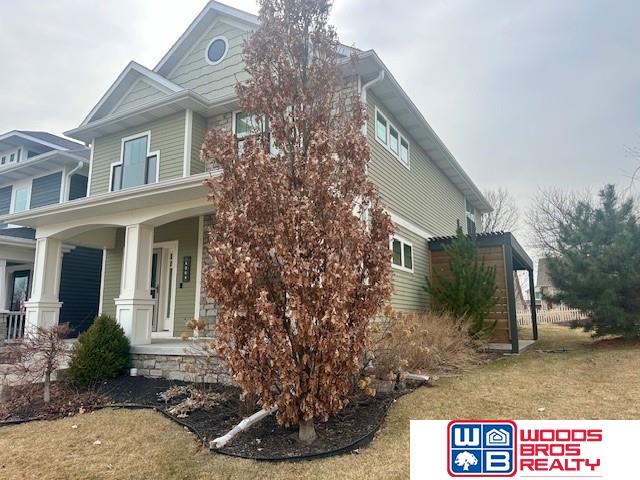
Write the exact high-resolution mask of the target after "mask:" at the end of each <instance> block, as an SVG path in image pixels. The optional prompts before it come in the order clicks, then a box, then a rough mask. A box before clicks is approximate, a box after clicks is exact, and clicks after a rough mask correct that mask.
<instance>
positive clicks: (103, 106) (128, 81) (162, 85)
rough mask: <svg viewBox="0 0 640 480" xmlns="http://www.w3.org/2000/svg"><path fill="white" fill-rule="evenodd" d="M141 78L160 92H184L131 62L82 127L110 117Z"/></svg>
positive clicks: (159, 76) (160, 76) (163, 78)
mask: <svg viewBox="0 0 640 480" xmlns="http://www.w3.org/2000/svg"><path fill="white" fill-rule="evenodd" d="M141 78H144V79H145V80H146V81H147V82H149V83H150V84H151V85H153V86H154V87H156V88H157V89H158V90H160V91H161V92H164V93H166V94H168V95H169V94H171V93H176V92H180V91H182V90H184V88H182V87H180V86H179V85H176V84H175V83H173V82H171V81H170V80H167V79H166V78H165V77H163V76H162V75H159V74H157V73H156V72H154V71H152V70H149V69H148V68H147V67H145V66H143V65H140V64H139V63H137V62H134V61H131V62H129V64H128V65H127V66H126V67H125V69H124V70H123V71H122V73H120V75H119V76H118V78H117V79H116V81H115V82H113V84H112V85H111V86H110V87H109V89H108V90H107V92H106V93H105V94H104V95H103V96H102V98H101V99H100V101H99V102H98V103H97V104H96V106H95V107H93V110H91V111H90V112H89V114H88V115H87V116H86V117H85V119H84V120H83V121H82V123H81V126H82V125H86V124H88V123H89V122H92V121H94V120H99V119H100V118H102V117H105V116H106V115H108V114H109V113H110V112H111V111H112V110H113V109H114V108H115V107H116V105H117V104H118V102H119V100H120V99H121V98H122V97H123V96H124V95H125V94H126V93H127V92H128V91H129V89H130V88H131V87H132V86H133V84H134V83H136V81H137V80H138V79H141Z"/></svg>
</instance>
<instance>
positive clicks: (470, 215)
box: [465, 199, 476, 235]
mask: <svg viewBox="0 0 640 480" xmlns="http://www.w3.org/2000/svg"><path fill="white" fill-rule="evenodd" d="M465 205H466V217H467V233H468V234H469V235H475V234H476V208H475V207H474V206H473V205H471V204H470V203H469V200H466V199H465Z"/></svg>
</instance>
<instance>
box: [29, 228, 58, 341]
mask: <svg viewBox="0 0 640 480" xmlns="http://www.w3.org/2000/svg"><path fill="white" fill-rule="evenodd" d="M61 272H62V241H61V240H58V239H57V238H50V237H45V238H38V239H36V255H35V261H34V263H33V285H32V287H31V298H29V301H28V302H25V307H26V319H25V329H27V330H34V329H35V328H36V327H45V328H48V327H52V326H54V325H57V324H58V320H59V318H60V307H61V306H62V303H61V302H60V300H59V298H58V293H59V291H60V274H61Z"/></svg>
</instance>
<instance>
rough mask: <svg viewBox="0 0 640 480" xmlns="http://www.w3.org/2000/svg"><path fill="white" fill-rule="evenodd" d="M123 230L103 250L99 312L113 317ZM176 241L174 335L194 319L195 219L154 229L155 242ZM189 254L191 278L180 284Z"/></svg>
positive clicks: (117, 294)
mask: <svg viewBox="0 0 640 480" xmlns="http://www.w3.org/2000/svg"><path fill="white" fill-rule="evenodd" d="M124 233H125V232H124V229H119V230H118V233H117V236H116V246H115V248H113V249H109V250H107V251H106V259H105V269H104V289H103V303H102V312H103V313H105V314H107V315H111V316H113V317H114V318H115V315H116V306H115V303H114V301H113V300H114V299H115V298H117V297H118V296H119V295H120V277H121V275H122V254H123V250H124ZM176 240H177V241H178V258H177V259H176V267H177V268H178V272H177V275H176V285H174V288H173V291H174V292H175V295H176V304H175V312H174V317H173V318H174V335H175V336H176V337H179V336H180V335H181V334H182V333H183V332H185V331H186V329H185V323H186V322H187V321H188V320H191V319H193V318H194V310H195V302H196V267H197V265H196V264H197V258H198V252H197V250H198V218H197V217H195V218H185V219H182V220H178V221H175V222H171V223H168V224H166V225H162V226H160V227H157V228H156V229H155V231H154V242H157V243H160V242H170V241H176ZM185 256H190V257H191V281H190V282H187V283H182V259H183V258H184V257H185Z"/></svg>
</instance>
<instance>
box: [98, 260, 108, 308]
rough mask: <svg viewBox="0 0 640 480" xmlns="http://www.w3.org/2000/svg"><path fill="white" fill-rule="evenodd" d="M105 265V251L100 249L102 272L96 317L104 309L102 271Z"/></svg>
mask: <svg viewBox="0 0 640 480" xmlns="http://www.w3.org/2000/svg"><path fill="white" fill-rule="evenodd" d="M106 265H107V249H106V248H103V249H102V270H101V271H100V298H99V300H98V315H102V309H103V308H104V271H105V267H106Z"/></svg>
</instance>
